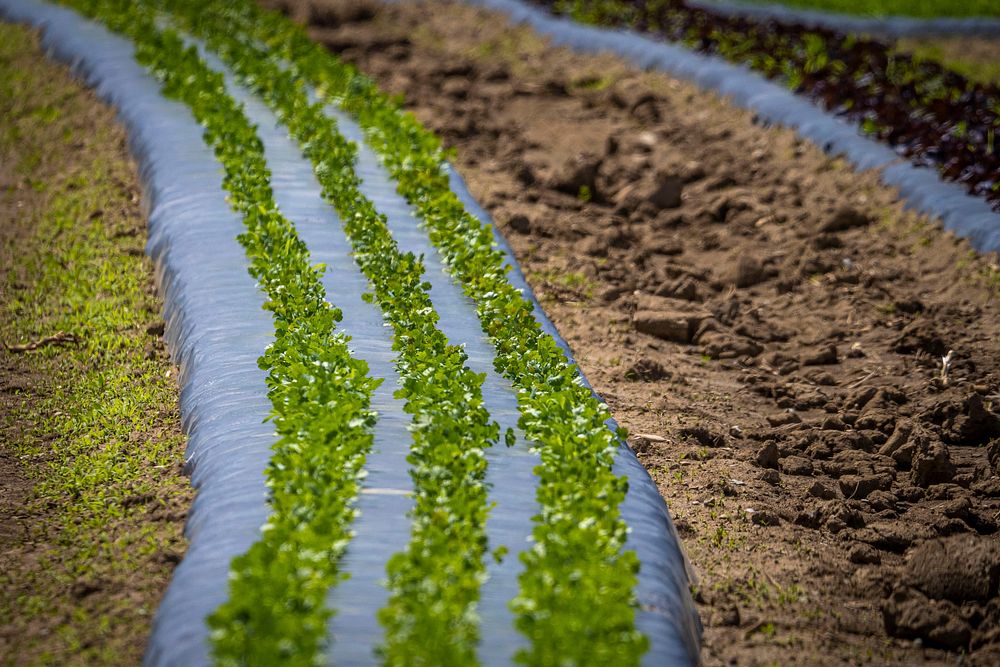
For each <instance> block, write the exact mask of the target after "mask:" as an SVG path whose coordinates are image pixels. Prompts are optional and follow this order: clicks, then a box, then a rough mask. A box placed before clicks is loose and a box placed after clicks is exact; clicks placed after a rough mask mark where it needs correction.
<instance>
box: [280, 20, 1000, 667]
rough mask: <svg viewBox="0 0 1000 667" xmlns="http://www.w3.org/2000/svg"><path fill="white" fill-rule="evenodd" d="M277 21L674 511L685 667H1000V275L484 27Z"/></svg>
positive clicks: (988, 264)
mask: <svg viewBox="0 0 1000 667" xmlns="http://www.w3.org/2000/svg"><path fill="white" fill-rule="evenodd" d="M285 8H286V11H287V12H288V13H290V14H291V15H293V16H294V17H295V18H296V19H297V20H299V21H302V22H308V23H309V24H310V32H311V35H312V36H313V37H314V38H315V39H316V40H318V41H320V42H322V43H323V44H325V45H326V46H328V47H329V48H330V49H331V50H333V51H334V52H336V53H338V54H340V55H341V56H342V57H343V58H344V59H346V60H348V61H351V62H354V63H356V64H357V65H358V66H359V67H360V68H361V69H362V70H363V71H365V72H366V73H368V74H369V75H371V76H372V77H373V78H375V79H376V80H377V81H378V83H379V84H380V85H381V86H382V87H383V89H384V90H386V91H388V92H390V93H394V94H401V95H403V96H405V104H406V105H407V107H408V108H409V109H411V110H412V111H413V113H415V114H416V115H417V117H418V118H419V119H420V120H421V121H423V122H424V123H425V124H426V125H428V126H429V127H431V128H432V129H434V130H435V131H436V132H438V133H439V134H440V136H442V137H443V138H444V140H445V142H446V144H447V145H448V146H450V147H453V148H454V149H455V158H454V162H455V164H456V166H457V167H458V169H459V171H460V172H461V174H462V175H463V177H464V178H465V179H466V180H467V181H468V182H469V184H470V187H471V189H472V191H473V194H474V195H475V196H476V197H477V198H478V199H479V201H481V202H482V203H483V204H484V205H485V206H486V207H487V209H488V210H489V211H490V213H491V215H492V216H493V217H494V219H495V220H496V221H497V223H498V224H499V226H500V228H501V229H502V230H503V232H504V234H505V235H506V237H507V238H508V239H509V240H510V242H511V244H512V245H513V247H514V250H515V252H516V253H517V256H518V258H519V260H520V262H521V264H522V266H523V267H524V268H525V270H526V271H527V274H528V277H529V281H530V282H531V284H532V287H533V288H534V290H535V292H536V294H537V295H538V296H539V297H540V299H541V300H542V301H543V303H544V305H545V308H546V310H547V312H548V313H549V315H550V316H551V317H552V318H553V320H554V321H555V323H556V325H557V326H558V328H559V330H560V332H561V333H562V334H563V336H564V337H565V338H566V339H567V340H568V341H569V343H570V344H571V346H572V348H573V350H574V353H575V355H576V357H577V359H578V360H579V362H580V364H581V366H582V368H583V370H584V372H585V373H586V374H587V376H588V377H589V378H590V380H591V381H592V382H593V384H594V386H595V387H596V389H597V390H598V392H599V393H600V394H601V395H602V396H604V397H605V398H606V399H607V401H608V403H609V404H610V406H611V407H612V409H613V412H614V414H615V417H616V418H617V419H618V420H619V421H620V422H621V423H623V424H624V425H625V426H627V427H628V428H629V430H630V431H631V432H632V433H633V436H632V438H631V439H630V444H631V445H632V446H633V447H634V449H635V451H636V452H637V453H638V455H639V457H640V459H641V460H642V462H643V463H644V464H645V466H646V467H647V469H648V470H649V471H650V473H651V474H652V475H653V477H654V479H655V480H656V482H657V484H658V486H659V489H660V491H661V493H662V494H663V497H664V498H665V499H666V501H667V503H668V505H669V507H670V510H671V513H672V515H673V516H674V518H675V521H676V525H677V528H678V530H679V532H680V534H681V536H682V537H683V540H684V545H685V548H686V550H687V553H688V555H689V557H690V559H691V561H692V562H693V564H694V568H695V570H696V571H697V574H698V581H697V582H696V583H695V584H694V586H693V590H694V593H695V599H696V601H697V602H698V605H699V611H700V613H701V617H702V620H703V622H704V624H705V633H704V650H703V654H702V658H703V662H704V664H706V665H719V664H782V665H784V664H813V665H834V664H866V663H867V664H897V665H902V664H917V663H920V664H956V663H958V662H961V664H969V665H989V664H993V665H995V664H1000V598H998V597H997V584H998V578H1000V538H998V535H997V521H998V518H1000V477H998V466H1000V441H998V440H997V438H998V436H1000V417H998V415H997V411H996V408H997V405H998V400H1000V354H998V353H1000V339H998V337H997V332H998V331H1000V300H998V299H997V298H996V297H997V290H998V287H1000V273H998V267H997V264H996V257H995V256H982V255H978V254H976V253H975V252H973V251H971V250H970V248H969V247H968V245H967V244H966V243H965V242H964V241H962V240H959V239H956V238H955V237H954V236H952V235H951V234H949V233H946V232H944V231H942V229H941V228H940V226H939V225H938V224H937V223H935V222H933V221H929V220H926V219H923V218H920V217H917V216H915V215H912V214H908V213H904V212H903V208H902V206H901V203H900V201H899V198H898V195H897V193H896V192H895V191H893V190H891V189H888V188H886V187H883V186H881V185H880V184H879V183H878V180H877V178H876V175H875V174H872V173H856V172H855V171H852V170H851V169H850V168H849V167H848V166H846V165H845V164H844V163H843V162H842V161H841V160H839V159H836V158H831V157H829V156H827V155H825V154H824V153H823V152H822V151H820V150H819V149H817V148H816V147H814V146H813V145H811V144H807V143H804V142H802V141H800V140H798V139H797V138H796V137H795V135H794V134H793V133H792V132H790V131H787V130H784V129H777V128H764V127H761V126H760V125H757V124H755V123H754V119H753V115H752V114H751V113H748V112H745V111H741V110H737V109H734V108H733V107H731V106H730V105H728V104H727V103H726V102H725V101H724V100H720V99H718V98H717V97H715V96H713V95H711V94H707V93H704V92H701V91H699V90H697V89H695V88H693V87H692V86H690V85H688V84H686V83H683V82H680V81H677V80H674V79H671V78H670V77H668V76H665V75H660V74H653V73H644V72H640V71H637V70H635V69H633V68H630V67H629V66H627V65H626V64H625V63H623V62H622V61H620V60H618V59H616V58H613V57H610V56H601V57H591V56H582V55H576V54H573V53H571V52H569V51H566V50H564V49H555V48H552V47H551V46H550V45H549V44H548V43H547V42H546V41H545V40H544V39H541V38H540V37H538V36H537V35H535V34H534V33H532V32H530V31H529V30H527V29H523V28H514V27H511V26H510V25H509V24H508V23H507V22H506V20H505V19H504V18H503V17H502V16H499V15H494V14H489V13H486V12H482V11H479V10H474V9H470V8H467V7H465V6H461V5H458V4H452V3H449V2H434V3H423V4H421V3H404V4H399V5H397V4H393V5H388V6H385V7H380V6H378V5H376V4H373V3H367V2H349V3H348V2H323V3H322V4H321V5H320V6H310V4H309V3H308V2H286V3H285ZM945 359H946V360H945Z"/></svg>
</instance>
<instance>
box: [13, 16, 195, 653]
mask: <svg viewBox="0 0 1000 667" xmlns="http://www.w3.org/2000/svg"><path fill="white" fill-rule="evenodd" d="M0 118H2V119H3V120H2V121H0V220H2V222H0V341H2V344H0V477H2V480H0V486H2V487H3V488H2V490H0V664H3V665H10V664H18V665H125V664H138V663H139V662H140V660H141V659H142V652H143V648H144V646H145V642H146V636H147V635H148V633H149V626H150V621H151V619H152V617H153V613H154V612H155V610H156V605H157V603H158V601H159V598H160V596H161V595H162V593H163V591H164V589H165V588H166V585H167V582H168V581H169V579H170V575H171V572H172V571H173V568H174V566H175V565H176V563H177V562H178V561H179V560H180V557H181V555H182V554H183V552H184V548H185V542H184V539H183V536H182V529H183V525H184V518H185V514H186V511H187V507H188V506H189V504H190V501H191V497H192V491H191V488H190V484H189V481H188V480H187V478H186V477H185V476H184V475H183V473H182V467H183V463H184V442H185V440H184V437H183V434H182V433H181V427H180V415H179V413H178V400H177V399H178V388H177V384H176V374H175V369H174V368H173V366H172V364H171V363H170V361H169V359H168V357H167V355H166V353H165V352H164V349H163V343H162V339H161V337H160V334H161V333H162V326H163V324H162V321H161V320H160V317H159V312H160V302H159V300H158V298H157V296H156V290H155V286H154V284H153V270H152V266H151V264H150V262H149V260H148V259H146V258H145V257H144V256H143V253H142V247H143V243H144V241H145V237H146V227H145V220H144V218H143V215H142V210H141V206H140V203H139V177H138V174H137V170H136V167H135V165H134V163H132V161H131V160H130V158H129V155H128V149H127V146H126V136H125V132H124V130H123V129H122V128H121V127H120V126H119V125H118V124H117V123H116V122H115V118H114V111H113V110H112V109H110V108H108V107H107V106H105V105H104V104H101V103H100V102H99V101H98V100H97V98H96V97H95V95H94V94H93V93H92V92H90V91H87V90H86V89H85V88H84V87H83V86H82V85H81V84H80V83H79V82H78V81H75V80H74V78H73V77H72V76H71V74H70V72H69V70H68V69H67V68H66V67H64V66H62V65H59V64H56V63H53V62H51V61H48V60H47V59H46V58H45V54H44V52H43V50H42V49H41V48H40V46H39V44H38V40H37V37H36V35H35V34H34V33H33V32H32V31H30V30H29V29H27V28H24V27H21V26H14V25H7V24H0ZM60 333H61V334H62V335H60ZM46 340H48V341H49V344H39V345H38V346H36V347H35V348H34V349H30V348H31V347H32V344H33V343H40V342H41V341H46ZM18 349H21V350H23V351H22V352H15V351H14V350H18Z"/></svg>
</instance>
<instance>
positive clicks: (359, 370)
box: [67, 0, 380, 665]
mask: <svg viewBox="0 0 1000 667" xmlns="http://www.w3.org/2000/svg"><path fill="white" fill-rule="evenodd" d="M67 4H71V5H72V6H74V7H76V8H77V9H79V10H80V11H82V12H83V13H85V14H87V15H89V16H92V17H95V18H97V19H99V20H102V21H103V22H104V23H106V24H107V25H108V26H109V27H110V28H111V29H112V30H115V31H117V32H121V33H123V34H125V35H128V36H129V37H130V38H132V40H133V41H134V43H135V48H136V58H137V59H138V61H139V62H140V63H142V64H144V65H146V66H147V67H148V68H149V70H150V71H151V72H152V73H153V74H154V75H155V76H156V77H157V78H158V79H159V80H160V81H161V83H162V85H163V91H164V93H165V94H166V95H167V96H168V97H171V98H175V99H178V100H180V101H182V102H184V103H185V104H187V105H188V107H189V108H190V109H191V111H192V112H193V114H194V116H195V118H196V119H197V120H198V121H199V122H200V123H201V124H202V125H204V126H205V139H206V141H207V143H208V144H209V145H210V146H212V148H213V149H214V150H215V154H216V157H217V158H218V160H219V162H220V163H221V164H222V166H223V168H224V171H225V176H224V180H223V184H224V187H225V188H226V190H227V191H228V192H229V196H230V203H231V205H232V206H233V208H234V209H235V210H237V211H239V212H240V213H241V214H242V215H243V220H244V223H245V225H246V232H244V233H243V234H241V235H240V237H239V241H240V242H241V243H242V244H243V245H244V247H245V248H246V252H247V256H248V257H249V258H250V260H251V265H250V273H251V275H252V276H253V277H254V278H256V279H257V280H258V281H259V284H260V286H261V287H262V289H263V290H264V292H265V294H266V295H267V301H266V304H265V308H266V309H268V310H270V311H271V313H272V316H273V319H274V323H275V341H274V342H273V343H272V344H271V345H270V346H269V347H268V348H267V350H266V351H265V352H264V354H263V356H262V357H261V358H260V361H259V363H260V366H261V367H262V368H263V369H266V370H267V371H268V377H267V385H268V396H269V398H270V400H271V402H272V406H273V407H272V413H271V419H272V421H273V422H274V425H275V430H276V432H277V434H278V436H279V437H278V441H277V443H276V444H275V446H274V455H273V457H272V459H271V461H270V463H269V465H268V468H267V473H266V474H267V485H268V487H269V489H270V500H269V502H270V504H271V507H272V510H273V513H272V515H271V517H270V518H269V519H268V521H267V523H266V524H265V526H264V527H263V528H262V537H261V539H260V541H258V542H256V543H255V544H254V545H253V546H252V547H251V548H250V550H249V551H248V552H247V553H245V554H243V555H241V556H239V557H237V558H236V559H234V561H233V563H232V567H231V572H230V598H229V600H228V601H227V602H226V603H225V604H223V605H222V606H221V607H220V608H219V609H218V610H217V611H216V612H215V613H214V614H213V615H212V616H211V617H210V618H209V625H210V626H211V627H212V629H213V632H212V643H213V651H214V656H215V659H216V661H217V663H218V664H223V665H276V664H282V665H314V664H317V662H318V659H317V656H318V655H319V651H320V647H321V645H322V644H323V643H324V642H325V639H326V634H327V632H326V628H327V622H328V620H329V617H330V615H331V613H332V611H331V610H329V609H327V608H326V607H325V606H324V600H325V598H326V595H327V591H328V589H329V588H330V587H331V586H333V585H334V584H335V583H336V582H337V580H338V579H339V578H340V577H341V576H342V575H341V572H340V571H339V569H338V564H339V560H340V557H341V555H342V554H343V552H344V549H345V547H346V545H347V543H348V542H349V540H350V538H351V529H350V526H351V523H352V521H353V519H354V517H355V515H356V513H357V510H356V509H355V507H354V501H355V498H356V496H357V493H358V487H359V477H360V475H361V474H362V467H363V464H364V459H365V454H366V453H367V452H368V450H369V449H370V447H371V444H372V427H373V425H374V422H375V413H374V411H372V410H371V409H370V407H369V405H370V399H371V394H372V392H373V390H374V389H375V388H376V387H377V386H378V384H379V382H380V380H377V379H373V378H371V377H370V376H369V375H368V367H367V364H366V363H365V362H364V361H363V360H360V359H355V358H354V357H352V356H351V353H350V351H349V349H348V347H347V343H348V340H349V338H348V337H347V336H346V335H345V334H343V333H341V332H337V331H336V330H335V329H336V323H337V322H338V321H339V320H340V319H341V312H340V311H339V310H338V309H336V308H334V307H332V306H331V305H330V304H329V303H328V302H327V301H326V299H325V293H324V289H323V286H322V283H321V282H320V278H321V275H322V267H320V266H313V265H311V264H310V258H309V252H308V249H307V248H306V246H305V244H304V243H303V242H302V241H301V240H300V239H299V238H298V236H297V234H296V232H295V229H294V227H293V226H292V224H291V223H290V222H289V221H288V220H287V219H285V218H284V217H283V216H282V215H281V213H280V212H279V211H278V209H277V206H276V204H275V202H274V197H273V193H272V190H271V187H270V185H269V181H270V173H269V171H268V169H267V166H266V162H265V158H264V151H263V145H262V144H261V141H260V139H259V137H258V136H257V133H256V130H255V128H254V127H253V125H251V123H250V122H249V120H248V119H247V117H246V115H245V114H244V113H243V110H242V107H241V106H240V105H238V104H236V103H235V102H234V101H233V99H232V98H231V97H229V96H228V95H227V94H226V91H225V85H224V81H223V77H222V76H221V75H220V74H218V73H215V72H213V71H212V70H210V69H209V68H208V67H207V66H206V65H205V64H204V63H203V62H202V61H201V60H200V59H199V57H198V55H197V52H196V51H195V50H194V49H192V48H187V47H185V45H184V43H183V41H182V40H181V38H180V37H179V36H178V35H177V34H176V33H175V32H174V31H172V30H162V31H161V30H159V29H158V28H157V27H156V26H155V24H154V20H153V19H154V12H152V11H151V10H149V9H148V8H145V7H142V6H138V5H134V4H133V3H131V2H128V1H127V0H80V1H77V2H68V3H67Z"/></svg>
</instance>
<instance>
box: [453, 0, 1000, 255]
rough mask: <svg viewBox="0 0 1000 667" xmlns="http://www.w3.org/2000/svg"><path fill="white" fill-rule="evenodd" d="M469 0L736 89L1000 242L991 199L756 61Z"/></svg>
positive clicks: (511, 4)
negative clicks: (799, 91)
mask: <svg viewBox="0 0 1000 667" xmlns="http://www.w3.org/2000/svg"><path fill="white" fill-rule="evenodd" d="M465 2H466V3H468V4H471V5H478V6H481V7H486V8H489V9H493V10H497V11H501V12H504V13H506V14H507V15H509V16H510V17H511V19H512V20H513V21H515V22H518V23H527V24H529V25H531V26H532V27H533V28H534V29H535V30H537V31H538V32H540V33H542V34H545V35H549V36H551V37H552V39H553V42H554V43H556V44H558V45H563V46H568V47H570V48H573V49H575V50H578V51H582V52H586V53H599V52H610V53H614V54H617V55H619V56H621V57H623V58H625V59H627V60H629V61H631V62H632V63H634V64H635V65H637V66H639V67H642V68H644V69H655V70H660V71H663V72H667V73H669V74H671V75H673V76H676V77H678V78H681V79H686V80H688V81H691V82H693V83H695V84H697V85H698V86H700V87H702V88H705V89H707V90H714V91H717V92H719V93H721V94H723V95H725V96H728V97H729V98H730V99H731V100H732V102H733V103H734V104H735V105H736V106H739V107H743V108H745V109H750V110H753V111H754V112H756V115H757V117H758V119H760V120H762V121H764V122H766V123H773V124H777V125H783V126H786V127H790V128H793V129H795V130H796V132H797V133H798V134H799V135H800V136H802V137H803V138H805V139H809V140H810V141H812V142H813V143H815V144H816V145H818V146H820V147H821V148H823V150H825V151H826V152H828V153H831V154H834V155H843V156H844V157H845V158H846V159H847V160H848V161H850V162H851V163H852V164H854V165H855V166H856V167H858V168H860V169H872V168H878V169H879V177H880V178H881V180H882V182H883V183H885V184H886V185H889V186H892V187H895V188H897V189H898V190H899V192H900V195H901V196H902V198H903V201H904V202H905V204H906V205H907V207H908V208H911V209H913V210H916V211H917V212H920V213H925V214H927V215H930V216H934V217H937V218H940V219H941V221H942V222H943V223H944V226H945V227H946V228H947V229H950V230H952V231H954V232H955V233H956V234H958V235H960V236H963V237H965V238H967V239H968V240H969V242H970V243H971V244H972V246H973V247H974V248H976V249H977V250H980V251H983V252H988V251H993V250H1000V214H998V213H996V212H994V211H993V210H992V209H991V208H990V206H989V204H987V203H986V200H984V199H980V198H978V197H973V196H971V195H969V194H968V193H966V192H965V189H964V188H963V187H962V186H961V185H959V184H957V183H952V182H947V181H943V180H942V179H941V177H940V176H939V175H938V172H937V171H936V170H935V169H932V168H929V167H917V166H914V165H913V164H911V163H910V162H909V160H907V159H906V158H902V157H900V156H899V155H897V154H896V153H895V152H894V151H893V150H892V149H891V148H889V147H888V146H886V145H885V144H882V143H880V142H878V141H876V140H874V139H870V138H868V137H865V136H862V135H861V134H860V132H859V130H858V127H857V126H856V125H855V124H853V123H848V122H846V121H844V120H842V119H840V118H837V117H836V116H834V115H833V114H830V113H827V112H826V111H823V110H822V109H820V108H819V107H817V106H816V105H814V104H813V103H812V102H810V101H808V100H807V99H805V98H803V97H799V96H798V95H795V94H794V93H793V92H791V91H790V90H788V89H787V88H785V87H783V86H781V85H779V84H777V83H773V82H771V81H768V80H767V79H765V78H764V77H762V76H760V75H759V74H757V73H755V72H753V71H752V70H750V69H749V68H748V67H745V66H742V65H735V64H732V63H729V62H727V61H725V60H723V59H721V58H718V57H715V56H707V55H703V54H700V53H695V52H693V51H691V50H688V49H686V48H684V47H683V46H679V45H677V44H672V43H668V42H661V41H656V40H654V39H650V38H648V37H645V36H643V35H640V34H638V33H636V32H634V31H631V30H620V29H611V28H597V27H593V26H586V25H581V24H579V23H576V22H574V21H573V20H571V19H569V18H566V17H562V16H553V15H552V14H550V13H548V12H547V11H544V10H542V9H540V8H538V7H534V6H531V5H528V4H527V3H525V2H522V1H521V0H465Z"/></svg>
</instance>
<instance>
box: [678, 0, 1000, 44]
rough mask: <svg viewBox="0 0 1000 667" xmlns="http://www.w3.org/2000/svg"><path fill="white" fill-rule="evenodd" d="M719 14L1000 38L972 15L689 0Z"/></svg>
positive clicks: (993, 22) (995, 23) (996, 24)
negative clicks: (862, 11)
mask: <svg viewBox="0 0 1000 667" xmlns="http://www.w3.org/2000/svg"><path fill="white" fill-rule="evenodd" d="M686 1H687V4H689V5H691V6H692V7H701V8H703V9H708V10H710V11H713V12H716V13H719V14H728V15H730V16H745V17H747V18H752V19H759V20H762V21H768V20H770V21H777V22H779V23H798V24H801V25H804V26H806V27H809V28H828V29H830V30H839V31H840V32H850V33H865V34H869V35H879V36H883V37H931V36H945V35H956V36H957V35H964V36H969V37H997V36H1000V19H996V18H991V17H985V16H972V17H966V18H951V17H938V18H918V17H913V16H851V15H850V14H839V13H835V12H825V11H821V10H816V9H806V8H804V7H791V6H788V5H782V4H779V3H768V4H755V3H749V2H739V1H733V0H686Z"/></svg>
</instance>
